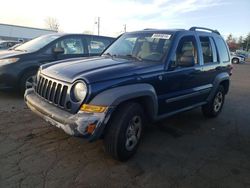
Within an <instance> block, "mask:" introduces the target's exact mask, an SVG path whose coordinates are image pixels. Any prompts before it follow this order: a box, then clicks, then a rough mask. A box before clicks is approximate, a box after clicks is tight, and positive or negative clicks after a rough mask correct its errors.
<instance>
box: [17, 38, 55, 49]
mask: <svg viewBox="0 0 250 188" xmlns="http://www.w3.org/2000/svg"><path fill="white" fill-rule="evenodd" d="M59 37H60V36H58V35H45V36H41V37H38V38H35V39H33V40H31V41H28V42H26V43H24V44H22V45H20V46H18V47H17V48H15V49H14V50H16V51H24V52H35V51H37V50H40V49H41V48H43V47H44V46H46V45H47V44H49V43H50V42H52V41H54V40H56V39H57V38H59Z"/></svg>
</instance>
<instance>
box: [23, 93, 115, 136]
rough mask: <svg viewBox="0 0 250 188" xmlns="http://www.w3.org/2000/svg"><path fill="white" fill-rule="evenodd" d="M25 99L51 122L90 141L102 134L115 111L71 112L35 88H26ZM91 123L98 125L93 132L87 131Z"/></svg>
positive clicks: (37, 112)
mask: <svg viewBox="0 0 250 188" xmlns="http://www.w3.org/2000/svg"><path fill="white" fill-rule="evenodd" d="M24 100H25V102H26V104H27V106H28V107H29V108H30V109H31V110H32V111H33V112H35V113H36V114H37V115H39V116H40V117H42V118H43V119H45V120H46V121H47V122H49V123H50V124H52V125H54V126H56V127H58V128H61V129H63V130H64V132H66V133H67V134H69V135H72V136H84V137H85V138H87V139H88V140H89V141H93V140H96V139H98V138H99V137H100V136H101V135H102V133H103V131H104V128H105V126H106V124H107V122H108V120H109V117H110V115H111V113H112V111H113V110H112V108H111V107H110V108H109V109H108V110H107V111H106V112H104V113H85V112H78V113H77V114H71V113H69V112H66V111H64V110H62V109H60V108H58V107H56V106H54V105H52V104H50V103H48V102H47V101H45V100H44V99H43V98H41V97H40V96H38V95H37V94H36V93H35V92H34V89H28V90H26V92H25V95H24ZM90 124H91V125H93V124H94V125H95V126H96V128H95V129H94V131H93V132H92V134H89V133H88V132H87V127H88V125H90Z"/></svg>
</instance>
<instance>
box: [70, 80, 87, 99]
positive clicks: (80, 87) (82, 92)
mask: <svg viewBox="0 0 250 188" xmlns="http://www.w3.org/2000/svg"><path fill="white" fill-rule="evenodd" d="M73 95H74V99H75V100H76V101H77V102H78V101H82V100H84V99H85V97H86V95H87V86H86V84H84V83H83V82H77V83H76V84H75V85H74V86H73Z"/></svg>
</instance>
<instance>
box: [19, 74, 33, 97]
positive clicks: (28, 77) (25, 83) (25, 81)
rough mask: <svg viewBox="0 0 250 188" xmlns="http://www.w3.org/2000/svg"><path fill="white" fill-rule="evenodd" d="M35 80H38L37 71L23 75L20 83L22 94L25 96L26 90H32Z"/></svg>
mask: <svg viewBox="0 0 250 188" xmlns="http://www.w3.org/2000/svg"><path fill="white" fill-rule="evenodd" d="M35 79H36V72H35V71H30V72H27V73H25V74H24V75H23V77H22V78H21V83H20V90H21V93H22V94H24V92H25V90H26V89H29V88H32V86H33V82H34V81H35Z"/></svg>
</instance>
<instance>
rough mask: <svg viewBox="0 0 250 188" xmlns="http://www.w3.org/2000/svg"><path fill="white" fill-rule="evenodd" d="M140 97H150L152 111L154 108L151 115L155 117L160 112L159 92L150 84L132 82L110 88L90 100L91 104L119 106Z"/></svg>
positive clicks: (149, 102)
mask: <svg viewBox="0 0 250 188" xmlns="http://www.w3.org/2000/svg"><path fill="white" fill-rule="evenodd" d="M139 97H148V99H149V100H150V101H147V102H148V104H150V111H151V110H152V111H151V113H152V114H151V115H152V117H155V116H156V115H157V113H158V102H157V94H156V92H155V89H154V87H153V86H152V85H150V84H132V85H126V86H120V87H116V88H112V89H108V90H106V91H103V92H101V93H99V94H98V95H97V96H95V97H94V98H93V99H92V100H91V101H90V104H93V105H101V106H117V105H119V104H121V103H122V102H125V101H128V100H131V99H135V98H139Z"/></svg>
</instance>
